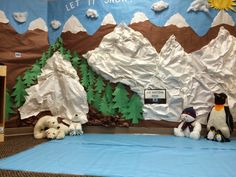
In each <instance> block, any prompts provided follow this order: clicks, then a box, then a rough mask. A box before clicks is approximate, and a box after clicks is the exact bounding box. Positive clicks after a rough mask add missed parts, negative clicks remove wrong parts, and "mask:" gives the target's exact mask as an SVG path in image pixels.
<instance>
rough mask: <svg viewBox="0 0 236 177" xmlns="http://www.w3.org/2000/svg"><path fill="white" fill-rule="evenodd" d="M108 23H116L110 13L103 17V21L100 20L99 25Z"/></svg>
mask: <svg viewBox="0 0 236 177" xmlns="http://www.w3.org/2000/svg"><path fill="white" fill-rule="evenodd" d="M108 24H111V25H116V21H115V19H114V17H113V15H112V14H111V13H108V14H107V15H106V16H105V17H104V19H103V21H102V23H101V26H104V25H108Z"/></svg>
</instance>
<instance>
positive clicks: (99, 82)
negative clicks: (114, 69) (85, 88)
mask: <svg viewBox="0 0 236 177" xmlns="http://www.w3.org/2000/svg"><path fill="white" fill-rule="evenodd" d="M103 90H104V81H103V78H102V77H101V76H98V78H97V81H96V83H95V91H96V92H98V93H102V92H103Z"/></svg>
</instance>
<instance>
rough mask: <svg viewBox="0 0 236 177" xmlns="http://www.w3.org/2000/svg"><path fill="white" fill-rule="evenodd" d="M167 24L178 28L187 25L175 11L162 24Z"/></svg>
mask: <svg viewBox="0 0 236 177" xmlns="http://www.w3.org/2000/svg"><path fill="white" fill-rule="evenodd" d="M169 25H175V26H177V27H178V28H182V27H189V24H188V23H187V22H186V20H185V18H184V17H183V16H182V15H180V14H179V13H176V14H175V15H173V16H171V17H170V18H169V20H167V21H166V23H165V25H164V26H169Z"/></svg>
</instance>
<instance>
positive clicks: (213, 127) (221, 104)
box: [206, 93, 233, 142]
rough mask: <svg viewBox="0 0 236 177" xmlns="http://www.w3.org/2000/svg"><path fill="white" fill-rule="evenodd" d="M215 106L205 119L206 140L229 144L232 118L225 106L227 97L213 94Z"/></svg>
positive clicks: (221, 94)
mask: <svg viewBox="0 0 236 177" xmlns="http://www.w3.org/2000/svg"><path fill="white" fill-rule="evenodd" d="M214 96H215V105H214V106H213V107H212V109H211V112H210V113H209V114H208V117H207V137H206V138H207V139H208V140H213V141H218V142H229V141H230V135H231V133H232V131H233V117H232V115H231V113H230V109H229V106H226V105H225V102H226V99H227V95H226V94H225V93H214Z"/></svg>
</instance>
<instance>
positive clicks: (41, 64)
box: [39, 52, 48, 68]
mask: <svg viewBox="0 0 236 177" xmlns="http://www.w3.org/2000/svg"><path fill="white" fill-rule="evenodd" d="M47 59H48V58H47V55H46V53H45V52H43V55H42V57H41V58H40V60H39V64H40V66H41V68H43V67H44V66H45V65H46V62H47Z"/></svg>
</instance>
